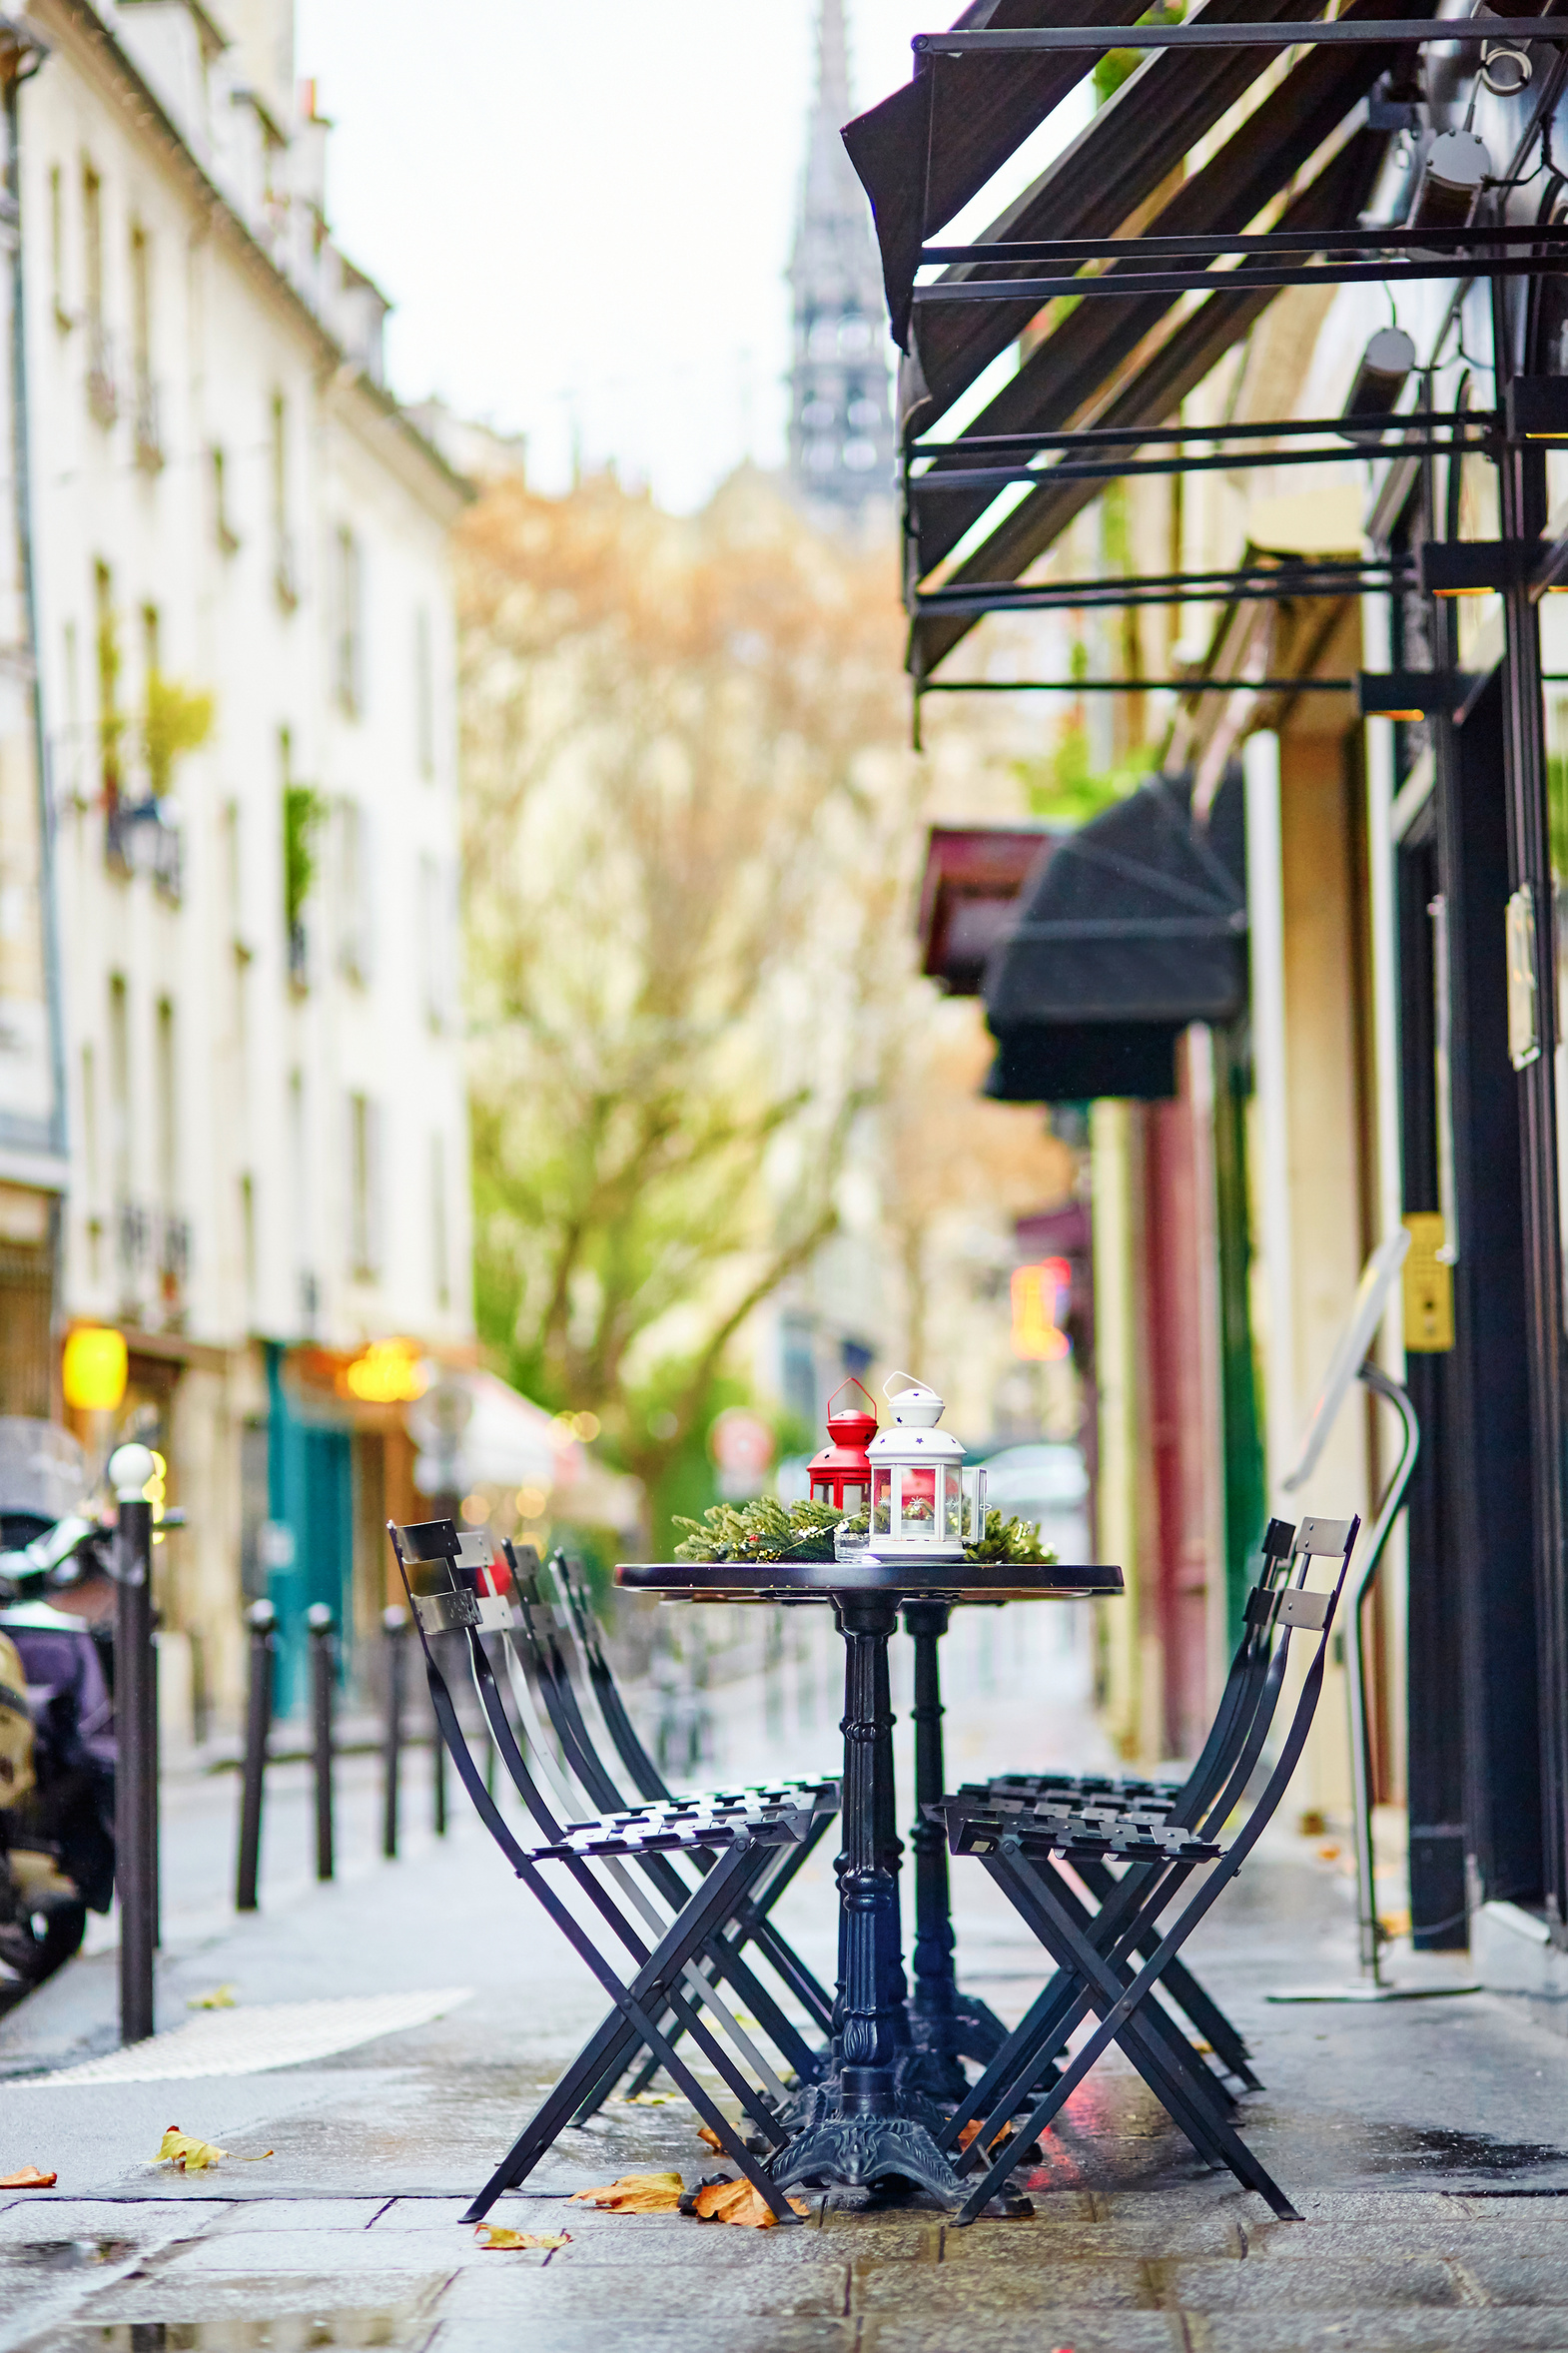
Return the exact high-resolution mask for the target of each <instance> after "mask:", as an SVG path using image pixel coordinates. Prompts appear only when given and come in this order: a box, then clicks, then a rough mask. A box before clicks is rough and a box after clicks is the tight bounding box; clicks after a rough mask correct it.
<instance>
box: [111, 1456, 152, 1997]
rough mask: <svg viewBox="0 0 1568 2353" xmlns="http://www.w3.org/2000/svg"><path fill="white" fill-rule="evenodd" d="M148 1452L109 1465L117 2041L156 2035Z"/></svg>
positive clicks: (123, 1457)
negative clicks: (113, 1529)
mask: <svg viewBox="0 0 1568 2353" xmlns="http://www.w3.org/2000/svg"><path fill="white" fill-rule="evenodd" d="M153 1467H154V1466H153V1458H152V1455H151V1453H150V1452H149V1451H148V1449H147V1448H146V1447H145V1446H122V1447H120V1448H119V1449H118V1451H117V1452H116V1454H115V1457H114V1460H113V1461H112V1462H111V1464H110V1466H109V1475H110V1479H111V1481H112V1483H113V1485H114V1489H115V1497H116V1502H117V1506H118V1515H119V1517H118V1533H117V1536H116V1541H115V1578H116V1588H115V1739H116V1749H117V1756H116V1765H115V1881H116V1886H117V1890H118V1893H119V1898H120V2039H121V2041H122V2042H142V2041H145V2040H146V2038H147V2036H148V2035H149V2034H151V2033H152V2031H153V1948H154V1945H155V1942H156V1939H157V1933H158V1926H157V1924H158V1886H157V1880H158V1845H157V1835H156V1824H157V1819H158V1766H157V1754H156V1750H155V1748H154V1745H153V1738H152V1734H153V1714H152V1711H153V1706H154V1693H155V1689H156V1687H155V1684H154V1678H153V1507H152V1505H151V1504H150V1503H149V1502H148V1501H147V1500H146V1498H145V1496H144V1495H143V1492H142V1490H143V1488H144V1487H145V1486H146V1484H147V1482H148V1480H149V1479H150V1478H151V1477H152V1475H153Z"/></svg>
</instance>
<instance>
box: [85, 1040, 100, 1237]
mask: <svg viewBox="0 0 1568 2353" xmlns="http://www.w3.org/2000/svg"><path fill="white" fill-rule="evenodd" d="M82 1168H83V1174H84V1176H85V1177H86V1178H87V1197H88V1199H89V1201H91V1202H92V1203H93V1204H94V1205H95V1206H96V1204H97V1200H98V1185H99V1179H100V1177H102V1175H103V1171H102V1169H101V1168H100V1166H99V1161H98V1067H97V1060H96V1057H95V1056H94V1053H93V1049H92V1047H91V1046H90V1045H88V1046H84V1047H83V1048H82Z"/></svg>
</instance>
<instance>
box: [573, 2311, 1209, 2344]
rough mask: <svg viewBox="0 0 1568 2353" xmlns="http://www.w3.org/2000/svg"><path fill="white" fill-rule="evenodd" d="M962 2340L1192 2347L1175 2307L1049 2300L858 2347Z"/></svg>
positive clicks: (909, 2327) (896, 2320)
mask: <svg viewBox="0 0 1568 2353" xmlns="http://www.w3.org/2000/svg"><path fill="white" fill-rule="evenodd" d="M960 2344H963V2345H968V2346H971V2347H976V2348H982V2347H983V2348H984V2353H1053V2349H1054V2348H1058V2347H1060V2348H1062V2349H1063V2353H1188V2340H1187V2338H1186V2335H1185V2333H1184V2331H1183V2327H1182V2323H1181V2320H1180V2318H1179V2317H1178V2315H1176V2313H1163V2312H1117V2313H1109V2312H1104V2311H1102V2312H1086V2311H1084V2310H1083V2309H1082V2308H1081V2307H1079V2308H1065V2309H1064V2308H1052V2307H1047V2306H1041V2307H1040V2308H1039V2309H1037V2310H1035V2311H1033V2312H1029V2313H1023V2314H1017V2315H1013V2316H1009V2315H1008V2314H1006V2313H996V2314H988V2315H987V2316H986V2318H985V2320H984V2322H983V2323H982V2324H981V2325H980V2326H979V2327H978V2328H977V2329H976V2331H975V2332H974V2333H973V2334H972V2335H971V2334H967V2333H966V2334H964V2335H963V2336H962V2337H959V2336H956V2335H955V2332H954V2324H953V2322H952V2320H951V2319H949V2318H948V2317H946V2316H945V2315H944V2316H931V2315H928V2314H925V2313H918V2312H909V2313H900V2314H898V2315H897V2316H889V2317H887V2318H877V2319H874V2320H867V2321H866V2323H865V2324H864V2326H863V2328H862V2330H861V2335H860V2339H859V2343H858V2345H857V2348H856V2353H957V2348H958V2347H959V2345H960ZM530 2353H531V2348H530ZM550 2353H554V2348H553V2347H552V2348H551V2349H550Z"/></svg>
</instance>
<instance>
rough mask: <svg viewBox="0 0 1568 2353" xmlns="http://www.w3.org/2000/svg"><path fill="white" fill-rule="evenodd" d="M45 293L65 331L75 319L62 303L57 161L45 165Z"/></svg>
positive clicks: (61, 190)
mask: <svg viewBox="0 0 1568 2353" xmlns="http://www.w3.org/2000/svg"><path fill="white" fill-rule="evenodd" d="M49 296H50V300H51V302H52V303H53V305H54V314H55V325H56V327H58V328H59V329H60V330H61V331H62V333H65V334H68V333H69V332H70V330H71V328H72V327H73V326H74V325H75V324H76V323H75V321H74V320H73V319H72V317H71V314H70V312H69V311H68V310H67V309H66V307H65V176H64V174H63V173H62V172H61V169H60V167H59V165H58V164H52V165H51V166H50V168H49Z"/></svg>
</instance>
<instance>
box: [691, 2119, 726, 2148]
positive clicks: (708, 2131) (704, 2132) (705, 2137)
mask: <svg viewBox="0 0 1568 2353" xmlns="http://www.w3.org/2000/svg"><path fill="white" fill-rule="evenodd" d="M697 2138H698V2139H699V2140H702V2141H706V2142H707V2145H708V2147H709V2148H716V2149H718V2150H720V2151H722V2149H723V2147H724V2143H723V2141H722V2140H720V2138H719V2136H718V2134H717V2133H716V2132H715V2131H714V2129H713V2126H712V2125H711V2124H700V2125H699V2126H698V2127H697Z"/></svg>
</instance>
